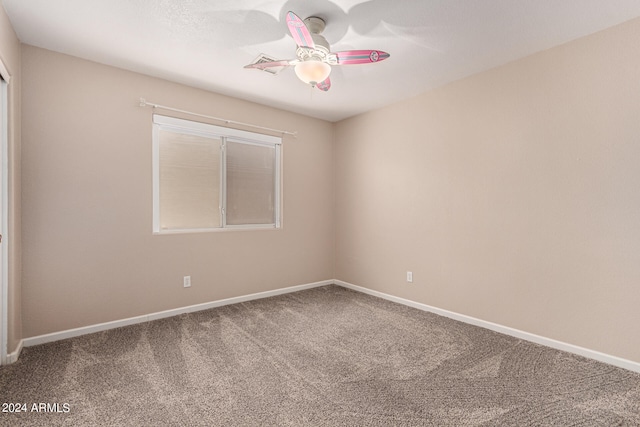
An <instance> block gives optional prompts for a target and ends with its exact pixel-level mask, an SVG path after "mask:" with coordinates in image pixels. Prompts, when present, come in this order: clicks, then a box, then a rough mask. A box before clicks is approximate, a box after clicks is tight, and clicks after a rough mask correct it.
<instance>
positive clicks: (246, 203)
mask: <svg viewBox="0 0 640 427" xmlns="http://www.w3.org/2000/svg"><path fill="white" fill-rule="evenodd" d="M281 142H282V140H281V138H279V137H274V136H269V135H262V134H257V133H252V132H247V131H241V130H237V129H229V128H224V127H220V126H214V125H210V124H205V123H199V122H194V121H190V120H183V119H176V118H173V117H166V116H161V115H157V114H154V116H153V232H154V233H170V232H189V231H208V230H219V229H226V228H280V145H281Z"/></svg>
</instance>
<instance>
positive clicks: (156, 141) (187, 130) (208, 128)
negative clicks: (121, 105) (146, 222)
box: [152, 114, 282, 234]
mask: <svg viewBox="0 0 640 427" xmlns="http://www.w3.org/2000/svg"><path fill="white" fill-rule="evenodd" d="M161 130H166V131H171V132H178V133H184V134H189V135H196V136H202V137H205V138H216V139H219V140H220V141H221V145H222V147H221V151H220V204H219V207H218V208H219V209H220V219H221V220H220V227H214V228H189V229H162V228H160V131H161ZM152 141H153V143H152V146H153V155H152V159H153V234H176V233H201V232H211V231H228V230H238V229H241V230H251V229H274V228H275V229H278V228H280V227H281V209H282V208H281V191H282V190H281V188H282V182H281V176H282V173H281V163H282V160H281V145H282V138H280V137H277V136H272V135H264V134H260V133H254V132H248V131H244V130H239V129H231V128H225V127H222V126H216V125H212V124H208V123H202V122H196V121H192V120H185V119H178V118H175V117H169V116H162V115H159V114H154V115H153V130H152ZM227 141H229V142H237V143H242V144H249V145H258V146H267V147H273V148H274V149H275V179H274V181H275V182H274V187H275V188H274V194H275V200H274V218H275V222H274V223H272V224H242V225H230V224H227V214H226V203H227V183H226V179H227V170H226V151H227V150H226V143H227Z"/></svg>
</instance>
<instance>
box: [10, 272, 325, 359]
mask: <svg viewBox="0 0 640 427" xmlns="http://www.w3.org/2000/svg"><path fill="white" fill-rule="evenodd" d="M333 283H334V281H333V280H323V281H321V282H315V283H308V284H305V285H298V286H290V287H288V288H280V289H274V290H272V291H265V292H258V293H255V294H249V295H243V296H239V297H233V298H226V299H222V300H218V301H211V302H206V303H203V304H196V305H190V306H187V307H181V308H175V309H172V310H165V311H159V312H156V313H150V314H145V315H142V316H136V317H130V318H127V319H121V320H114V321H112V322H105V323H99V324H97V325H90V326H83V327H81V328H75V329H68V330H66V331H60V332H53V333H50V334H45V335H38V336H35V337H30V338H25V339H24V340H22V342H21V344H20V348H19V349H20V350H21V349H22V343H24V346H25V347H31V346H34V345H38V344H45V343H48V342H53V341H59V340H64V339H67V338H73V337H78V336H80V335H86V334H92V333H94V332H101V331H106V330H108V329H114V328H120V327H122V326H128V325H135V324H137V323H144V322H149V321H151V320H158V319H163V318H165V317H171V316H177V315H179V314H184V313H192V312H195V311H201V310H208V309H210V308H215V307H222V306H223V305H229V304H237V303H241V302H246V301H251V300H255V299H261V298H268V297H273V296H276V295H282V294H288V293H291V292H297V291H302V290H305V289H311V288H317V287H319V286H325V285H331V284H333ZM14 353H16V352H14ZM11 354H13V353H11ZM19 354H20V352H19V351H17V354H16V356H15V358H16V360H17V359H18V355H19Z"/></svg>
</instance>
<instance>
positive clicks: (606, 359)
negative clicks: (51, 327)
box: [7, 280, 640, 373]
mask: <svg viewBox="0 0 640 427" xmlns="http://www.w3.org/2000/svg"><path fill="white" fill-rule="evenodd" d="M331 284H335V285H338V286H342V287H343V288H347V289H351V290H353V291H356V292H361V293H364V294H368V295H372V296H375V297H378V298H383V299H386V300H388V301H392V302H395V303H398V304H402V305H406V306H408V307H413V308H416V309H418V310H422V311H427V312H430V313H434V314H438V315H440V316H444V317H448V318H450V319H453V320H457V321H460V322H464V323H468V324H470V325H474V326H479V327H481V328H485V329H489V330H492V331H495V332H499V333H502V334H505V335H509V336H512V337H515V338H519V339H522V340H526V341H531V342H534V343H536V344H541V345H544V346H547V347H551V348H555V349H556V350H561V351H566V352H569V353H573V354H577V355H580V356H583V357H586V358H589V359H593V360H597V361H599V362H603V363H608V364H610V365H613V366H617V367H620V368H624V369H627V370H629V371H633V372H639V373H640V363H638V362H634V361H631V360H627V359H623V358H620V357H617V356H612V355H609V354H605V353H601V352H599V351H595V350H590V349H588V348H584V347H579V346H576V345H573V344H568V343H565V342H562V341H557V340H554V339H551V338H546V337H542V336H540V335H535V334H531V333H529V332H524V331H521V330H518V329H514V328H510V327H508V326H503V325H499V324H497V323H492V322H487V321H484V320H481V319H477V318H475V317H471V316H466V315H464V314H460V313H455V312H453V311H449V310H443V309H441V308H437V307H432V306H429V305H426V304H422V303H419V302H415V301H411V300H408V299H405V298H400V297H396V296H393V295H389V294H385V293H383V292H379V291H374V290H372V289H367V288H364V287H362V286H357V285H353V284H351V283H347V282H344V281H342V280H323V281H320V282H315V283H308V284H304V285H298V286H291V287H288V288H280V289H275V290H272V291H265V292H258V293H255V294H249V295H244V296H239V297H233V298H226V299H222V300H217V301H212V302H207V303H203V304H196V305H191V306H187V307H182V308H176V309H172V310H165V311H160V312H156V313H150V314H146V315H143V316H136V317H130V318H128V319H122V320H115V321H112V322H106V323H99V324H97V325H91V326H85V327H81V328H75V329H69V330H66V331H60V332H53V333H50V334H45V335H39V336H36V337H31V338H25V339H24V340H22V341H20V344H19V345H18V348H17V349H16V350H15V351H14V352H13V353H11V354H10V355H8V360H7V363H13V362H15V361H16V360H17V359H18V356H19V355H20V352H21V351H22V347H23V345H24V347H31V346H34V345H38V344H44V343H48V342H53V341H59V340H63V339H67V338H73V337H77V336H81V335H86V334H91V333H95V332H101V331H106V330H109V329H114V328H120V327H123V326H128V325H135V324H137V323H144V322H149V321H152V320H158V319H164V318H166V317H172V316H177V315H180V314H185V313H192V312H196V311H201V310H208V309H210V308H215V307H222V306H225V305H230V304H238V303H241V302H246V301H252V300H257V299H262V298H269V297H272V296H277V295H282V294H288V293H292V292H298V291H303V290H305V289H312V288H317V287H320V286H326V285H331Z"/></svg>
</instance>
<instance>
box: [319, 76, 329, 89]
mask: <svg viewBox="0 0 640 427" xmlns="http://www.w3.org/2000/svg"><path fill="white" fill-rule="evenodd" d="M317 86H318V89H320V90H322V91H324V92H326V91H328V90H329V89H331V79H329V77H327V79H326V80H325V81H323V82H320V83H318V85H317Z"/></svg>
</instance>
